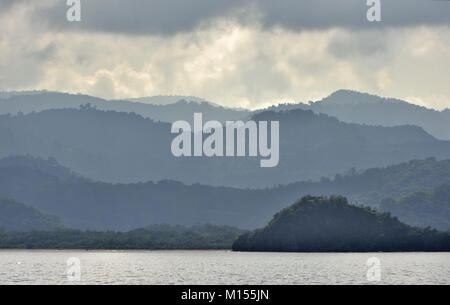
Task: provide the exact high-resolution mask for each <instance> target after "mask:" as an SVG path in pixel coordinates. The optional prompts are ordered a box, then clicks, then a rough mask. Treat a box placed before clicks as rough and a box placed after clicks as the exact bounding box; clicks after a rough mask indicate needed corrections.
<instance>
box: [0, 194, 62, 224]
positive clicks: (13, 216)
mask: <svg viewBox="0 0 450 305" xmlns="http://www.w3.org/2000/svg"><path fill="white" fill-rule="evenodd" d="M57 228H62V224H61V222H60V220H59V219H58V217H56V216H52V215H47V214H44V213H42V212H40V211H38V210H37V209H36V208H34V207H31V206H29V205H26V204H24V203H21V202H18V201H15V200H12V199H6V198H0V230H6V231H32V230H44V231H45V230H54V229H57Z"/></svg>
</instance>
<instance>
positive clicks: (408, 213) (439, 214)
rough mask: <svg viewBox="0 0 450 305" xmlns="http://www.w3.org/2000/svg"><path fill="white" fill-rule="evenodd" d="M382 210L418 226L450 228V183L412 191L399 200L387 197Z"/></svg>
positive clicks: (381, 206) (382, 204) (381, 207)
mask: <svg viewBox="0 0 450 305" xmlns="http://www.w3.org/2000/svg"><path fill="white" fill-rule="evenodd" d="M380 210H382V211H389V212H390V213H391V214H392V215H394V216H396V217H398V218H399V219H400V220H401V221H403V222H406V223H409V224H411V225H414V226H417V227H434V228H437V229H439V230H450V185H448V184H447V185H441V186H439V187H437V188H435V189H434V190H432V191H428V192H426V191H421V192H415V193H411V194H408V195H405V196H402V197H401V198H399V199H397V200H394V199H392V198H389V199H385V200H383V201H382V202H381V204H380Z"/></svg>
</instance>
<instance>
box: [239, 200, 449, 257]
mask: <svg viewBox="0 0 450 305" xmlns="http://www.w3.org/2000/svg"><path fill="white" fill-rule="evenodd" d="M233 250H237V251H275V252H279V251H286V252H377V251H384V252H392V251H395V252H400V251H450V232H439V231H436V230H432V229H419V228H414V227H410V226H408V225H406V224H404V223H401V222H400V221H399V220H398V219H397V218H395V217H392V216H390V215H389V214H387V213H378V212H376V211H374V210H372V209H370V208H367V207H362V206H356V205H351V204H349V203H348V201H347V199H346V198H344V197H341V196H332V197H312V196H306V197H303V198H302V199H301V200H299V201H297V202H296V203H295V204H293V205H292V206H290V207H288V208H286V209H283V210H282V211H281V212H279V213H277V214H276V215H275V216H274V218H273V219H272V220H271V221H270V222H269V224H268V225H267V226H266V227H264V228H262V229H259V230H255V231H252V232H248V233H245V234H243V235H242V236H240V237H239V238H238V240H237V241H236V242H235V243H234V244H233Z"/></svg>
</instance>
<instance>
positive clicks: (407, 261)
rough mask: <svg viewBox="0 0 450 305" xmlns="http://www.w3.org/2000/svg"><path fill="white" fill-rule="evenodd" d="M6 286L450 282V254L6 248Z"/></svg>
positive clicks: (2, 276)
mask: <svg viewBox="0 0 450 305" xmlns="http://www.w3.org/2000/svg"><path fill="white" fill-rule="evenodd" d="M374 258H375V259H374ZM368 262H369V266H368V265H367V263H368ZM374 262H375V264H374ZM377 263H379V265H377ZM373 268H377V271H375V272H374V269H373ZM378 271H379V272H378ZM0 284H61V285H73V284H81V285H82V284H186V285H193V284H249V285H258V284H267V285H271V284H450V253H263V252H251V253H245V252H231V251H53V250H48V251H47V250H39V251H35V250H0Z"/></svg>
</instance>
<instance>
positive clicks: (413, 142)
mask: <svg viewBox="0 0 450 305" xmlns="http://www.w3.org/2000/svg"><path fill="white" fill-rule="evenodd" d="M178 98H182V97H179V96H175V97H154V98H152V97H151V98H144V99H137V100H134V101H108V100H103V99H99V98H95V97H90V96H85V95H71V94H64V93H57V92H25V93H20V92H18V93H7V94H6V93H3V94H0V113H1V115H0V139H1V141H2V142H1V143H2V145H1V146H0V158H3V159H0V197H4V198H10V199H7V200H18V201H21V202H25V203H27V204H29V205H31V206H32V207H33V209H38V210H37V212H32V213H31V212H30V213H31V214H30V215H44V216H43V217H44V218H45V217H46V216H45V215H47V214H50V215H56V216H58V217H60V218H61V220H62V223H63V224H64V225H66V226H69V227H73V228H78V229H99V230H110V229H111V230H123V231H126V230H132V229H135V228H139V227H145V226H148V225H150V224H159V223H169V224H184V225H192V224H198V223H213V224H217V225H232V226H237V227H240V228H245V229H247V228H249V229H254V228H257V227H260V226H263V225H265V224H266V223H267V221H268V220H270V218H271V217H272V216H273V214H274V213H276V212H277V211H279V210H280V209H282V208H285V207H287V206H288V205H289V204H291V203H292V202H295V200H297V199H298V198H300V197H301V196H304V195H307V194H311V195H320V196H323V195H335V194H339V195H343V196H346V197H348V198H349V200H350V201H352V202H358V203H360V204H364V205H367V206H372V207H379V208H381V209H383V210H385V211H392V212H393V213H395V216H397V217H399V219H400V220H403V221H406V222H407V223H413V224H417V225H431V226H432V227H438V228H440V229H446V227H447V224H448V222H447V221H446V219H445V217H444V219H443V217H442V215H448V214H445V213H448V212H445V211H448V201H449V200H450V199H449V198H447V197H445V196H444V195H442V194H447V193H446V192H442V191H439V190H443V189H444V190H446V189H447V186H445V185H450V161H445V160H450V141H446V140H440V139H437V138H436V137H435V136H436V134H434V136H433V135H431V134H430V133H429V132H430V130H433V132H434V133H439V134H440V135H441V136H440V138H446V134H447V133H450V129H449V128H448V127H446V126H447V125H448V123H449V120H445V119H442V118H443V117H444V118H445V115H447V114H448V113H449V111H448V110H447V111H442V112H439V111H435V110H430V109H425V108H423V107H419V106H415V105H411V104H408V103H406V102H403V101H398V100H384V99H381V98H379V97H375V96H371V95H367V94H361V93H357V92H351V91H338V92H336V93H334V94H332V95H331V96H329V97H328V98H326V99H324V100H323V101H319V102H316V103H311V104H309V105H308V104H290V105H280V106H277V107H272V108H269V109H266V110H258V111H248V110H242V109H229V108H225V107H219V106H217V105H214V104H212V103H209V102H203V101H202V100H201V99H195V98H192V97H188V98H189V99H193V101H187V100H181V101H176V100H177V99H178ZM195 112H201V113H203V115H204V121H207V120H219V121H225V120H248V119H252V120H256V121H261V120H262V121H279V122H280V162H279V165H278V166H277V167H274V168H260V166H259V159H258V158H256V157H255V158H253V157H251V158H250V157H239V158H206V157H201V158H200V157H197V158H193V157H192V158H187V157H183V158H176V157H174V156H173V155H172V153H171V151H170V147H171V141H172V139H173V138H174V136H175V135H173V134H171V132H170V129H171V124H170V122H173V121H175V120H180V119H181V120H187V121H191V120H192V118H193V114H194V113H195ZM325 113H329V114H330V115H327V114H325ZM331 115H333V116H331ZM334 116H336V117H334ZM397 119H398V122H402V124H403V125H402V124H399V123H396V120H397ZM345 121H347V122H345ZM355 122H356V123H355ZM379 125H386V126H379ZM433 128H434V129H433ZM427 131H428V132H427ZM414 159H421V160H422V161H419V160H416V161H411V160H414ZM249 188H252V189H249ZM423 192H425V193H426V194H427V195H423V194H424V193H423ZM436 194H437V195H436ZM404 196H406V198H409V197H408V196H412V197H413V198H427V201H426V202H422V203H417V202H414V204H412V205H411V204H410V202H411V201H408V200H406V199H404V198H403V197H404ZM421 196H422V197H421ZM436 198H439V202H436ZM14 202H15V201H14ZM382 202H383V203H382ZM381 203H382V204H381ZM424 211H426V212H424ZM443 211H444V212H443ZM39 213H42V214H39ZM36 221H37V220H36Z"/></svg>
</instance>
